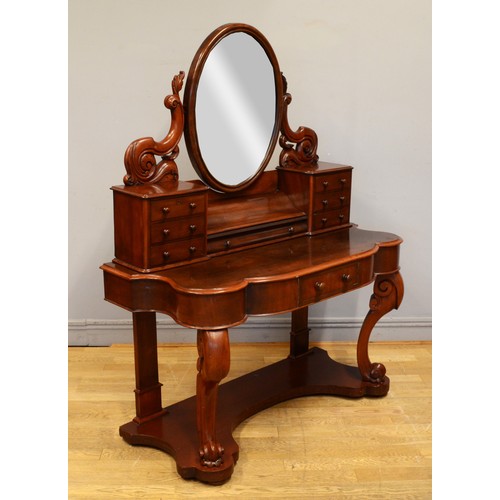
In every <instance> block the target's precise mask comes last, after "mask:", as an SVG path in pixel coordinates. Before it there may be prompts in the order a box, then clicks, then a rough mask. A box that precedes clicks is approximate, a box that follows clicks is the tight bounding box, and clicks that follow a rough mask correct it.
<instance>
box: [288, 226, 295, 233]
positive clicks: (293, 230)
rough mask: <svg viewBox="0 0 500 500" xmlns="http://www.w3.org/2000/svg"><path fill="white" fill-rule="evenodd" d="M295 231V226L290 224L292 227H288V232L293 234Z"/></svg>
mask: <svg viewBox="0 0 500 500" xmlns="http://www.w3.org/2000/svg"><path fill="white" fill-rule="evenodd" d="M294 232H295V228H294V227H293V226H290V227H289V228H288V233H289V234H293V233H294Z"/></svg>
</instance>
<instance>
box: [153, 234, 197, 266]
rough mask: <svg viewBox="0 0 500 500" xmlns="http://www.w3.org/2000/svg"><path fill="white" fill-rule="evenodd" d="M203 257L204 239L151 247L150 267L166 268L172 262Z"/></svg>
mask: <svg viewBox="0 0 500 500" xmlns="http://www.w3.org/2000/svg"><path fill="white" fill-rule="evenodd" d="M203 255H205V238H193V239H190V240H182V241H176V242H175V243H170V244H165V245H155V246H152V247H151V258H150V267H157V266H167V265H169V264H171V263H173V262H180V261H182V260H190V259H196V258H198V257H202V256H203Z"/></svg>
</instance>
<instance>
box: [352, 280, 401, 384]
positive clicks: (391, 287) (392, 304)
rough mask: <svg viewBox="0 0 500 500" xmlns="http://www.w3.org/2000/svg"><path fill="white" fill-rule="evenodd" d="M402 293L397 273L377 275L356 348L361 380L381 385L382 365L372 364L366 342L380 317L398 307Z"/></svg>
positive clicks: (383, 370)
mask: <svg viewBox="0 0 500 500" xmlns="http://www.w3.org/2000/svg"><path fill="white" fill-rule="evenodd" d="M403 293H404V286H403V278H402V277H401V275H400V274H399V272H398V271H396V272H395V273H391V274H379V275H377V277H376V279H375V284H374V286H373V295H372V296H371V298H370V310H369V311H368V314H367V315H366V318H365V320H364V322H363V325H362V326H361V331H360V332H359V338H358V347H357V358H358V367H359V371H360V372H361V376H362V378H363V380H365V381H367V382H372V383H376V384H378V383H381V382H382V381H383V380H384V377H385V372H386V370H385V366H384V365H383V364H381V363H372V362H371V361H370V358H369V356H368V342H369V340H370V335H371V333H372V330H373V327H374V326H375V325H376V323H377V321H378V320H379V319H380V318H381V317H382V316H384V315H385V314H387V313H388V312H389V311H392V310H393V309H397V308H398V307H399V305H400V304H401V301H402V300H403Z"/></svg>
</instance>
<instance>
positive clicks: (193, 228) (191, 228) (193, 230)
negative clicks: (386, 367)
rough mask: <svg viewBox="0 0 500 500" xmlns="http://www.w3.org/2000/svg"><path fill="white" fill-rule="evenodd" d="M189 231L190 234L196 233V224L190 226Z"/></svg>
mask: <svg viewBox="0 0 500 500" xmlns="http://www.w3.org/2000/svg"><path fill="white" fill-rule="evenodd" d="M189 230H190V231H191V232H192V233H194V232H195V231H196V224H191V225H190V226H189Z"/></svg>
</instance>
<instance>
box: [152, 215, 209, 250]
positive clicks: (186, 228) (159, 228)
mask: <svg viewBox="0 0 500 500" xmlns="http://www.w3.org/2000/svg"><path fill="white" fill-rule="evenodd" d="M204 232H205V217H204V216H202V215H200V216H198V217H185V218H183V219H173V220H170V219H167V220H165V221H162V222H155V223H154V224H151V243H153V244H156V243H168V242H170V241H173V240H179V239H184V238H195V237H197V236H202V235H203V234H204Z"/></svg>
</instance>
